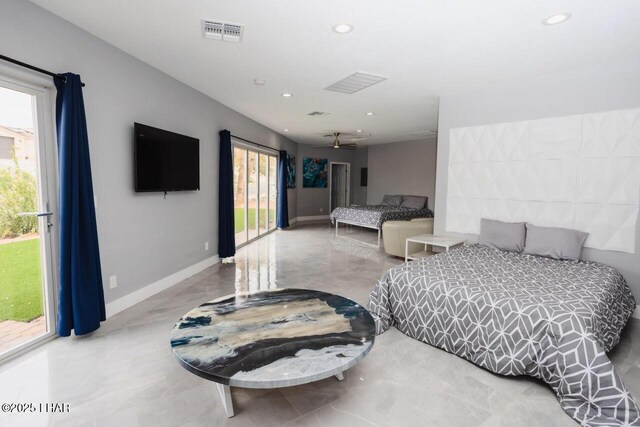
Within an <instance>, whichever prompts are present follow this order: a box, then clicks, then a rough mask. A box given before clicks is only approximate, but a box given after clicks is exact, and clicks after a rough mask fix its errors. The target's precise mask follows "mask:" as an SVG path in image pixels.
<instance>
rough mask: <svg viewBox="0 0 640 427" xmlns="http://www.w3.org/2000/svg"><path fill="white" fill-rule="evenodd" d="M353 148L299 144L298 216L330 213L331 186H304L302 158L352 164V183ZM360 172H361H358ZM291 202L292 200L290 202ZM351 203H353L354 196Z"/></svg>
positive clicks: (297, 162) (297, 173)
mask: <svg viewBox="0 0 640 427" xmlns="http://www.w3.org/2000/svg"><path fill="white" fill-rule="evenodd" d="M355 152H357V150H355V151H351V150H334V149H331V148H313V147H311V146H310V145H304V144H299V145H298V157H297V158H296V168H297V171H296V190H297V192H298V217H301V216H318V215H329V214H330V213H331V212H329V187H327V188H303V187H302V159H303V158H305V157H317V158H321V159H329V163H331V162H345V163H350V164H351V185H352V186H353V179H354V168H353V163H354V157H353V155H354V154H353V153H355ZM358 173H359V172H358ZM289 203H291V202H289ZM350 203H353V197H352V198H351V201H350Z"/></svg>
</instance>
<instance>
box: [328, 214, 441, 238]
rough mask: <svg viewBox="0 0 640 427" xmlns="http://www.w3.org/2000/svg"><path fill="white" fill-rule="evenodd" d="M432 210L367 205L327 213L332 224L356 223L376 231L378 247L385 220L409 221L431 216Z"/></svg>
mask: <svg viewBox="0 0 640 427" xmlns="http://www.w3.org/2000/svg"><path fill="white" fill-rule="evenodd" d="M431 217H433V212H431V210H430V209H428V208H422V209H414V208H407V207H402V206H387V205H367V206H352V207H348V208H336V209H334V210H333V212H331V215H329V219H330V220H331V223H332V224H335V226H336V234H337V232H338V224H340V223H342V224H349V225H357V226H359V227H365V228H372V229H374V230H377V231H378V247H379V246H380V232H381V230H382V224H383V223H384V222H385V221H409V220H412V219H414V218H431Z"/></svg>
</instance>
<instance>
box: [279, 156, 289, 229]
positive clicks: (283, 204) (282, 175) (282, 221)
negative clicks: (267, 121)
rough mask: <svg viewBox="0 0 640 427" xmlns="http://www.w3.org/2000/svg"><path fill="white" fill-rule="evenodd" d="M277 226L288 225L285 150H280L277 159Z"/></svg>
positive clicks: (283, 226) (285, 226)
mask: <svg viewBox="0 0 640 427" xmlns="http://www.w3.org/2000/svg"><path fill="white" fill-rule="evenodd" d="M276 225H277V226H278V228H287V227H288V226H289V204H288V203H287V152H286V151H284V150H281V151H280V159H279V161H278V209H277V213H276Z"/></svg>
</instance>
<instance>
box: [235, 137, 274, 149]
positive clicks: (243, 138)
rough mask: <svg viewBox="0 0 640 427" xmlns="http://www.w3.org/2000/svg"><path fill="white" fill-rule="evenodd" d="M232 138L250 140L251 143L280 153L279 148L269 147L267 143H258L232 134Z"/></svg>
mask: <svg viewBox="0 0 640 427" xmlns="http://www.w3.org/2000/svg"><path fill="white" fill-rule="evenodd" d="M231 137H232V138H235V139H239V140H240V141H244V142H248V143H249V144H253V145H257V146H258V147H262V148H266V149H267V150H272V151H275V152H278V153H279V150H276V149H275V148H272V147H268V146H266V145H262V144H258V143H257V142H253V141H249V140H248V139H244V138H240V137H239V136H235V135H233V134H232V135H231Z"/></svg>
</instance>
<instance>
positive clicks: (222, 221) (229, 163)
mask: <svg viewBox="0 0 640 427" xmlns="http://www.w3.org/2000/svg"><path fill="white" fill-rule="evenodd" d="M218 171H219V174H220V175H219V179H218V186H219V187H218V197H219V202H218V256H219V257H220V258H228V257H232V256H234V255H235V254H236V234H235V228H234V227H235V225H234V215H233V153H232V151H231V132H229V131H228V130H226V129H225V130H221V131H220V167H219V168H218Z"/></svg>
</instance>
